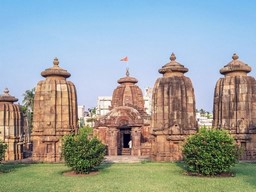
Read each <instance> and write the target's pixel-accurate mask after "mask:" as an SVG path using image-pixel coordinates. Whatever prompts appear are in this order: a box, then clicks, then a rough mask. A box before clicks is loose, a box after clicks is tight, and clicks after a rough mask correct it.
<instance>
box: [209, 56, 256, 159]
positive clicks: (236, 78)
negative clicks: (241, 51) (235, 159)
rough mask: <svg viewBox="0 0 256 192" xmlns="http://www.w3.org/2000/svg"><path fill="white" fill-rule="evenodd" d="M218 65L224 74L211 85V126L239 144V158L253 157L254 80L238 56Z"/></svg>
mask: <svg viewBox="0 0 256 192" xmlns="http://www.w3.org/2000/svg"><path fill="white" fill-rule="evenodd" d="M238 58H239V57H238V55H236V54H234V55H233V57H232V59H233V60H232V61H231V62H229V63H228V64H227V65H225V66H224V67H223V68H222V69H220V73H221V74H223V75H224V77H223V78H220V79H219V80H218V82H217V84H216V87H215V93H214V106H213V127H216V128H223V129H226V130H228V131H229V132H230V134H231V135H232V136H234V137H235V139H236V141H237V143H238V144H239V145H240V146H241V147H242V148H243V155H242V157H241V158H242V159H246V160H251V159H254V160H255V159H256V80H255V79H254V78H253V77H251V76H248V75H247V73H249V72H250V71H251V67H250V66H248V65H247V64H245V63H243V62H242V61H240V60H238Z"/></svg>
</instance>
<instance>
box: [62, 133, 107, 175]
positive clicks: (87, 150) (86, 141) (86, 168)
mask: <svg viewBox="0 0 256 192" xmlns="http://www.w3.org/2000/svg"><path fill="white" fill-rule="evenodd" d="M88 130H89V131H88ZM91 131H92V129H87V128H80V129H79V134H78V135H74V134H73V135H66V136H64V138H63V156H64V159H65V163H66V165H67V166H69V167H71V168H72V170H73V171H75V172H76V173H86V174H88V173H89V172H91V171H92V170H93V169H94V168H95V167H96V166H98V165H100V163H101V162H102V161H103V159H104V155H105V146H104V145H103V144H102V143H101V142H100V141H99V140H98V139H97V138H95V137H92V138H90V137H89V134H90V132H91Z"/></svg>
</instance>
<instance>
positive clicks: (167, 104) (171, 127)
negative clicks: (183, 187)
mask: <svg viewBox="0 0 256 192" xmlns="http://www.w3.org/2000/svg"><path fill="white" fill-rule="evenodd" d="M170 60H171V61H170V62H169V63H167V64H166V65H164V66H163V67H162V68H161V69H159V73H161V74H163V77H161V78H158V79H157V80H156V82H155V85H154V89H153V96H152V125H151V127H152V135H153V136H154V137H155V141H154V145H153V148H152V159H153V160H156V161H176V160H181V159H182V151H181V147H182V144H183V141H184V139H185V138H186V137H187V136H188V135H190V134H193V133H195V132H196V131H197V122H196V109H195V96H194V89H193V85H192V83H191V80H190V79H189V78H188V77H185V76H184V73H186V72H187V71H188V69H187V68H185V67H184V66H183V65H181V64H180V63H178V62H177V61H176V56H175V55H174V54H173V53H172V54H171V57H170Z"/></svg>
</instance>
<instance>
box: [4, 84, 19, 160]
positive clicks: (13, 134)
mask: <svg viewBox="0 0 256 192" xmlns="http://www.w3.org/2000/svg"><path fill="white" fill-rule="evenodd" d="M16 101H18V99H17V98H15V97H13V96H11V95H10V94H9V90H8V89H5V90H4V93H3V94H2V95H0V140H2V141H3V142H4V143H6V144H7V145H8V148H7V151H6V154H5V160H19V159H22V158H23V144H24V138H23V136H24V135H23V134H24V127H23V116H22V113H21V110H20V106H19V105H17V104H14V102H16Z"/></svg>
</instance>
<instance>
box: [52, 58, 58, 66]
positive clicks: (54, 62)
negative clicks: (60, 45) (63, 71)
mask: <svg viewBox="0 0 256 192" xmlns="http://www.w3.org/2000/svg"><path fill="white" fill-rule="evenodd" d="M53 65H57V66H58V65H59V60H58V58H57V57H55V58H54V60H53Z"/></svg>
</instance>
